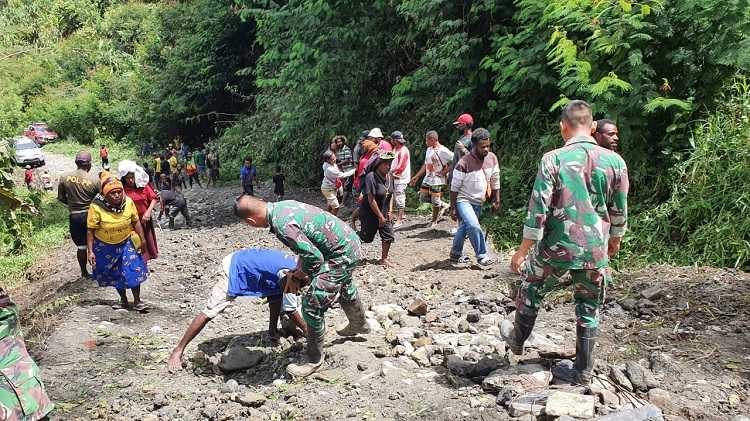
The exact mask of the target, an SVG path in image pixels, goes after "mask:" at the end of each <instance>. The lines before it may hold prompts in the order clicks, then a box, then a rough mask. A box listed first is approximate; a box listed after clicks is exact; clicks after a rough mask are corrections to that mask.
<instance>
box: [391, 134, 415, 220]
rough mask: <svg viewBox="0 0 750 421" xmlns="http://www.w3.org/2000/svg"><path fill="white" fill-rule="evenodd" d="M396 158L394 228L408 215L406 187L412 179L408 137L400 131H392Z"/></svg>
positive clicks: (393, 167)
mask: <svg viewBox="0 0 750 421" xmlns="http://www.w3.org/2000/svg"><path fill="white" fill-rule="evenodd" d="M391 142H393V152H394V153H395V158H394V159H393V162H392V164H391V178H392V181H393V202H394V205H395V206H394V207H395V208H396V221H395V222H394V223H393V228H398V227H400V226H401V224H403V223H404V217H405V215H406V187H407V186H408V185H409V181H411V155H410V153H409V148H407V147H406V139H405V138H404V135H403V134H402V133H401V132H400V131H395V132H393V133H391Z"/></svg>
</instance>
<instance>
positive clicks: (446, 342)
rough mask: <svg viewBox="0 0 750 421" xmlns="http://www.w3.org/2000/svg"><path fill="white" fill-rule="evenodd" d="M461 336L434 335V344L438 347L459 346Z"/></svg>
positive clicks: (451, 334) (450, 334)
mask: <svg viewBox="0 0 750 421" xmlns="http://www.w3.org/2000/svg"><path fill="white" fill-rule="evenodd" d="M459 336H461V335H460V334H458V333H436V334H434V335H432V343H433V344H435V345H437V346H442V347H446V346H454V347H455V346H457V345H458V337H459Z"/></svg>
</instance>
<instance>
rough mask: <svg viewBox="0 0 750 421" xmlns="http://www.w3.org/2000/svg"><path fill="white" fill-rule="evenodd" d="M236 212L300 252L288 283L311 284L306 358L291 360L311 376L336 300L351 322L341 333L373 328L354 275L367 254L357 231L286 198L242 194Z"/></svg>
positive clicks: (293, 370)
mask: <svg viewBox="0 0 750 421" xmlns="http://www.w3.org/2000/svg"><path fill="white" fill-rule="evenodd" d="M235 214H236V215H237V216H239V217H240V218H242V219H243V221H245V222H246V223H248V224H250V225H252V226H254V227H269V226H270V229H271V232H272V233H273V234H275V235H276V237H277V238H278V239H279V240H280V241H281V242H282V243H284V244H285V245H286V246H287V247H289V248H290V249H291V250H292V251H294V253H295V254H297V255H298V256H299V260H298V263H297V268H296V270H295V271H294V272H292V273H291V274H290V275H289V276H290V279H289V280H288V281H287V288H288V289H289V291H288V292H295V291H294V290H295V289H296V288H297V287H298V286H302V285H306V284H308V283H309V285H310V287H309V289H308V290H307V293H306V294H305V295H304V297H303V299H302V316H303V317H304V319H305V322H307V326H308V332H309V333H308V337H307V350H306V351H307V352H306V354H307V355H306V356H307V362H305V363H302V364H290V365H289V366H288V367H287V372H288V373H289V374H290V375H292V376H294V377H305V376H308V375H310V374H312V373H313V372H314V371H315V370H317V369H318V367H320V366H321V364H323V359H324V354H323V340H324V337H325V318H324V316H325V312H326V310H328V308H329V307H330V306H331V304H333V303H334V302H335V301H336V300H338V301H339V303H340V304H341V307H342V308H343V310H344V312H345V313H346V317H347V319H348V320H349V324H348V325H347V326H346V327H344V328H342V329H339V330H337V333H338V334H339V335H342V336H355V335H357V334H360V333H362V334H365V333H369V332H370V328H369V327H368V325H367V321H366V319H365V312H364V306H363V305H362V300H361V299H360V298H359V294H358V293H357V285H356V284H355V283H354V280H353V279H352V272H353V270H354V268H355V267H356V266H357V265H359V264H360V262H361V261H362V260H363V258H364V253H363V250H362V247H361V243H360V240H359V237H358V236H357V233H356V232H354V230H352V229H351V228H350V227H349V225H347V224H346V223H345V222H343V221H342V220H340V219H338V218H337V217H335V216H333V215H331V214H330V213H328V212H324V211H323V210H321V209H319V208H316V207H315V206H311V205H307V204H304V203H300V202H296V201H293V200H286V201H282V202H276V203H266V202H265V201H263V200H260V199H258V198H256V197H251V196H246V195H245V196H241V197H240V198H239V199H237V203H236V204H235Z"/></svg>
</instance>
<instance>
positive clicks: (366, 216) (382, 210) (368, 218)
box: [358, 152, 395, 267]
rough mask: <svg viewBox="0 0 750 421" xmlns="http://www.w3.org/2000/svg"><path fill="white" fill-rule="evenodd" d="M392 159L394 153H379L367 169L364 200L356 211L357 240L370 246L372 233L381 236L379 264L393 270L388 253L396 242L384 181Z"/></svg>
mask: <svg viewBox="0 0 750 421" xmlns="http://www.w3.org/2000/svg"><path fill="white" fill-rule="evenodd" d="M394 159H395V154H394V153H393V152H381V153H380V154H379V155H378V156H377V157H376V158H375V160H374V161H372V163H371V164H369V165H368V167H367V169H366V170H365V173H366V175H365V181H364V187H363V188H362V193H363V194H364V196H363V200H362V204H361V205H360V211H359V220H360V222H361V226H362V227H361V229H360V231H359V233H358V234H359V238H360V239H361V240H362V242H363V243H367V244H369V243H371V242H372V241H373V240H374V239H375V233H378V234H379V235H380V243H381V252H380V264H381V265H383V266H387V267H393V264H391V262H390V261H389V260H388V252H389V251H390V249H391V244H393V241H394V240H395V237H394V235H393V223H392V221H391V219H392V215H391V208H392V203H391V197H392V192H391V191H389V186H388V181H387V179H388V173H389V172H390V170H391V168H392V162H393V160H394Z"/></svg>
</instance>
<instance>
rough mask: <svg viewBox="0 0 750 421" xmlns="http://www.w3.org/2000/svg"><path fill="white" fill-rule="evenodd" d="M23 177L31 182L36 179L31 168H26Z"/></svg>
mask: <svg viewBox="0 0 750 421" xmlns="http://www.w3.org/2000/svg"><path fill="white" fill-rule="evenodd" d="M23 179H24V181H26V183H27V184H28V183H31V182H32V181H33V180H34V172H33V171H31V170H26V172H24V174H23Z"/></svg>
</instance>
